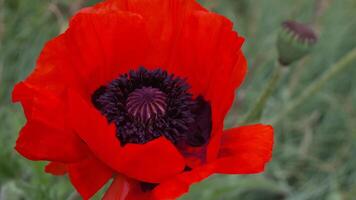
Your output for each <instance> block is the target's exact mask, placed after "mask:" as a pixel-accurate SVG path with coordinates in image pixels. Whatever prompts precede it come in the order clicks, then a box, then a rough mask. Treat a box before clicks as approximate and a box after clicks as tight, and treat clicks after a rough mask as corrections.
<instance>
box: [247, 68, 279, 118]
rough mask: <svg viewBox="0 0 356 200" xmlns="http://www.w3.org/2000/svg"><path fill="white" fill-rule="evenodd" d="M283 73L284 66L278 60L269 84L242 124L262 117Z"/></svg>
mask: <svg viewBox="0 0 356 200" xmlns="http://www.w3.org/2000/svg"><path fill="white" fill-rule="evenodd" d="M281 74H282V66H281V65H280V64H279V63H278V62H276V64H275V66H274V71H273V73H272V77H271V79H270V80H269V82H268V84H267V86H266V87H265V89H264V90H263V92H262V94H261V96H260V97H259V98H258V100H257V102H256V104H255V105H254V106H253V108H252V109H251V110H250V112H248V113H247V115H246V117H245V119H244V120H243V122H242V124H249V123H252V122H255V121H258V120H260V119H261V116H262V113H263V110H264V107H265V105H266V103H267V101H268V99H269V98H270V96H271V95H272V94H273V92H274V91H275V89H276V87H277V85H278V82H279V80H280V78H281Z"/></svg>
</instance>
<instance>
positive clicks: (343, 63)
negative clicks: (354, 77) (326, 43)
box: [271, 48, 356, 124]
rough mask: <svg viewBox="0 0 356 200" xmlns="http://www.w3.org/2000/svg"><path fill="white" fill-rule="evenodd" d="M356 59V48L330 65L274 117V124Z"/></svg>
mask: <svg viewBox="0 0 356 200" xmlns="http://www.w3.org/2000/svg"><path fill="white" fill-rule="evenodd" d="M355 59H356V48H354V49H353V50H351V51H350V52H349V53H348V54H347V55H346V56H344V57H342V58H341V59H340V60H339V61H338V62H337V63H335V64H334V65H333V66H332V67H330V68H329V69H328V70H327V71H326V72H324V74H323V75H321V76H320V78H318V79H317V80H315V81H314V82H313V83H312V84H311V85H310V86H309V87H307V88H306V89H305V90H304V91H303V92H302V94H301V95H300V96H299V97H297V98H295V100H293V101H292V102H290V103H289V104H288V105H287V107H286V108H284V109H282V111H281V112H280V113H279V114H278V115H277V116H276V117H275V118H273V119H272V121H271V123H272V124H277V123H278V122H280V121H281V120H282V119H283V118H284V117H285V116H286V115H287V114H288V113H290V112H291V111H293V110H294V109H296V108H298V107H299V106H300V105H301V104H302V103H303V102H304V101H305V100H306V99H309V98H310V96H312V95H313V94H315V93H316V92H318V91H319V90H320V89H321V88H322V86H323V85H325V83H327V82H328V81H329V80H330V79H331V78H332V77H334V76H335V75H337V74H338V73H339V72H341V71H342V70H344V69H345V68H346V67H347V66H350V65H349V63H351V62H352V61H354V60H355Z"/></svg>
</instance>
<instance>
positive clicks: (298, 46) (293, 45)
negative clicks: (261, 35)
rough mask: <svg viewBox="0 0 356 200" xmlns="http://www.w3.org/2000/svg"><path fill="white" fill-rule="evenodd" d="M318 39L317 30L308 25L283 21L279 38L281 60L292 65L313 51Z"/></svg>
mask: <svg viewBox="0 0 356 200" xmlns="http://www.w3.org/2000/svg"><path fill="white" fill-rule="evenodd" d="M317 40H318V38H317V36H316V34H315V32H314V31H313V30H312V29H311V28H310V27H308V26H307V25H305V24H301V23H298V22H296V21H285V22H283V23H282V29H281V30H280V32H279V35H278V40H277V48H278V54H279V62H280V63H281V64H282V65H290V64H291V63H293V62H295V61H297V60H299V59H301V58H302V57H304V56H305V55H307V54H308V53H309V52H310V51H311V49H312V48H313V47H314V45H315V44H316V42H317Z"/></svg>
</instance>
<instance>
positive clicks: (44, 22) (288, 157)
mask: <svg viewBox="0 0 356 200" xmlns="http://www.w3.org/2000/svg"><path fill="white" fill-rule="evenodd" d="M94 2H96V1H78V0H77V1H71V0H31V1H24V0H0V148H1V149H0V186H1V189H0V200H8V199H10V200H12V199H13V200H17V199H30V200H44V199H66V198H67V197H68V196H69V195H70V194H71V193H72V191H73V189H72V187H71V186H70V185H69V183H68V180H66V178H65V177H52V176H49V175H47V174H45V173H43V171H42V168H43V163H41V164H38V163H33V162H30V161H27V160H25V159H24V158H22V157H20V156H19V155H18V154H16V153H15V151H14V150H13V146H14V143H15V140H16V137H17V134H18V131H19V130H20V128H21V126H22V125H23V124H24V122H25V119H24V116H23V114H22V111H21V108H20V106H19V105H13V104H11V103H10V97H11V90H12V88H13V86H14V84H15V83H16V82H18V81H20V80H22V79H24V78H25V77H26V76H27V75H28V74H29V72H30V71H31V70H32V69H33V67H34V63H35V59H36V58H37V56H38V54H39V52H40V50H41V49H42V47H43V45H44V43H45V41H47V40H49V39H51V38H52V37H54V36H56V35H57V34H59V33H60V32H61V31H62V30H64V28H65V27H66V25H67V18H68V17H70V16H71V15H72V13H73V12H74V11H75V10H77V9H78V8H80V7H82V6H84V5H91V4H93V3H94ZM201 2H202V3H203V4H204V5H205V6H207V7H209V8H210V9H212V10H214V11H216V12H219V13H221V14H224V15H226V16H228V17H229V18H230V19H231V20H233V21H234V22H235V23H236V29H237V30H238V31H239V32H240V33H241V34H242V35H244V36H245V38H246V43H245V45H244V52H245V53H246V55H247V58H248V61H249V71H250V73H249V75H248V77H247V79H246V81H245V83H244V85H243V87H242V89H241V90H239V97H238V98H237V100H236V103H235V104H234V106H233V108H232V110H231V112H230V114H229V116H228V117H227V119H226V127H227V128H229V127H232V126H235V125H237V124H238V122H240V121H239V120H241V119H242V117H243V115H244V114H245V113H246V112H247V111H248V109H249V108H250V107H251V106H252V104H253V103H254V102H255V100H256V98H257V97H258V95H259V93H260V91H261V90H262V89H263V86H264V85H265V83H266V81H267V80H268V78H269V76H270V73H271V71H272V70H271V67H272V66H273V62H274V61H275V59H276V50H275V48H274V43H275V38H276V31H277V30H278V27H279V25H280V23H281V22H282V21H283V20H285V19H297V20H300V21H302V22H307V23H310V24H312V25H313V26H314V27H315V28H316V29H317V30H318V32H319V33H320V40H319V43H318V45H317V46H316V48H315V51H314V52H313V53H312V55H310V56H309V57H307V58H305V59H304V60H303V61H301V62H300V63H297V64H295V66H292V67H290V68H289V69H288V71H287V72H286V74H285V77H284V79H283V80H282V83H281V84H280V87H279V88H278V90H277V91H276V92H275V94H274V95H273V97H272V98H271V99H270V101H269V102H268V105H267V108H266V110H265V112H264V115H263V121H264V122H268V120H269V119H271V118H272V117H274V116H275V115H276V114H277V113H279V111H280V109H281V108H283V107H284V106H286V105H287V104H288V102H290V101H291V100H292V99H294V98H295V97H296V96H298V94H300V92H301V91H303V89H304V88H305V87H306V86H308V85H309V84H310V83H311V82H312V81H313V80H315V79H316V78H317V77H318V76H319V75H320V74H321V73H322V72H324V71H325V70H326V69H327V68H328V67H330V66H331V65H332V64H333V63H335V62H336V61H337V60H338V59H340V58H341V57H342V56H343V55H345V54H346V53H347V52H348V51H349V50H351V49H352V48H354V47H355V46H356V14H355V13H356V1H354V0H342V1H338V0H313V1H312V0H289V1H286V0H260V1H251V0H205V1H203V0H202V1H201ZM317 3H318V6H315V5H316V4H317ZM352 65H353V66H350V67H349V68H348V69H347V70H346V71H344V72H342V73H341V74H339V76H337V77H336V78H335V79H333V80H332V81H330V82H329V83H328V84H327V85H326V86H325V87H324V88H323V89H322V90H321V91H320V92H318V93H316V94H315V95H314V96H313V97H312V98H310V99H309V100H308V101H306V102H305V103H304V104H303V105H302V106H300V107H299V108H298V109H297V110H295V111H294V112H293V113H291V114H290V115H289V116H288V117H286V118H285V119H283V121H281V122H280V123H279V124H277V125H276V126H275V128H276V145H275V151H274V158H273V160H272V162H271V163H270V164H269V166H268V169H267V172H266V173H264V174H260V175H250V176H223V175H216V176H213V177H211V178H209V179H208V180H206V181H204V182H202V183H199V184H197V185H195V186H193V188H192V189H191V192H190V193H189V194H187V195H186V196H184V197H183V198H182V199H184V200H188V199H189V200H191V199H204V200H235V199H243V200H259V199H263V200H284V199H288V200H319V199H326V200H352V199H355V196H356V159H355V158H354V156H355V155H356V123H355V122H356V79H355V78H354V77H355V76H356V67H355V65H356V63H352ZM98 199H99V198H98Z"/></svg>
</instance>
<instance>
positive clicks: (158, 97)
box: [126, 87, 167, 123]
mask: <svg viewBox="0 0 356 200" xmlns="http://www.w3.org/2000/svg"><path fill="white" fill-rule="evenodd" d="M166 100H167V95H166V94H165V93H163V92H161V91H160V90H159V89H157V88H152V87H143V88H139V89H136V90H135V91H133V92H132V93H131V94H129V97H128V98H127V101H126V108H127V112H128V113H129V114H130V115H131V116H133V117H135V118H136V119H137V120H139V121H141V122H144V123H146V122H148V120H149V119H151V118H153V117H156V118H158V117H161V116H164V114H165V113H166V109H167V103H166Z"/></svg>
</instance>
